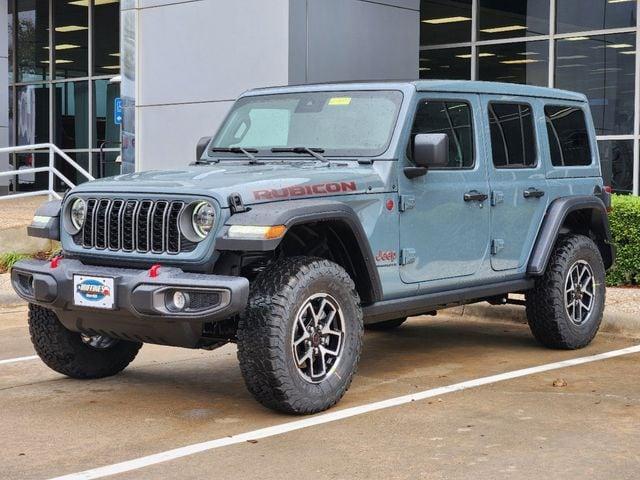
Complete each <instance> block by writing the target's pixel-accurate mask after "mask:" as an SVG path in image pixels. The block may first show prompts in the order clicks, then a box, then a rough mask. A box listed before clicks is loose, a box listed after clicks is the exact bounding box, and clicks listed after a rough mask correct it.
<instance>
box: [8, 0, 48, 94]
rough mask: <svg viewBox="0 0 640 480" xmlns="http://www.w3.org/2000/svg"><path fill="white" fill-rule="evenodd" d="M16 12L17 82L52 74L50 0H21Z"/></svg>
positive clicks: (39, 78) (35, 79)
mask: <svg viewBox="0 0 640 480" xmlns="http://www.w3.org/2000/svg"><path fill="white" fill-rule="evenodd" d="M17 11H18V16H17V25H16V26H15V27H14V28H15V29H16V57H17V58H16V68H17V70H18V74H17V78H18V81H19V82H33V81H38V80H45V79H47V78H48V73H49V50H48V49H47V48H48V45H49V1H48V0H20V1H19V2H18V5H17Z"/></svg>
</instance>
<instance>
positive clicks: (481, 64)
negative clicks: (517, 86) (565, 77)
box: [478, 41, 549, 87]
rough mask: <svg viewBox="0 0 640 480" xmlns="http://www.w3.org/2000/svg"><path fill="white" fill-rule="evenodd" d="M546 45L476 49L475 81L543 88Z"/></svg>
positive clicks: (495, 46) (545, 43)
mask: <svg viewBox="0 0 640 480" xmlns="http://www.w3.org/2000/svg"><path fill="white" fill-rule="evenodd" d="M548 78H549V42H547V41H538V42H518V43H504V44H501V45H485V46H482V47H478V79H479V80H488V81H498V82H508V83H524V84H527V85H537V86H541V87H546V86H547V85H548Z"/></svg>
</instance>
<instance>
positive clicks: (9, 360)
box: [0, 355, 38, 365]
mask: <svg viewBox="0 0 640 480" xmlns="http://www.w3.org/2000/svg"><path fill="white" fill-rule="evenodd" d="M37 359H38V356H37V355H31V356H28V357H16V358H7V359H6V360H0V365H6V364H8V363H18V362H28V361H30V360H37Z"/></svg>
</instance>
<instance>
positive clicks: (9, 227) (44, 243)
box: [0, 195, 52, 304]
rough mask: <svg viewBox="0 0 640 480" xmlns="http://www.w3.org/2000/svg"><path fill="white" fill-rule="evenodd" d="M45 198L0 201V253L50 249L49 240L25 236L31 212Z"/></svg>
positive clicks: (33, 211) (33, 251) (34, 251)
mask: <svg viewBox="0 0 640 480" xmlns="http://www.w3.org/2000/svg"><path fill="white" fill-rule="evenodd" d="M47 200H48V198H47V196H45V195H43V196H37V197H26V198H17V199H15V200H2V201H0V253H9V252H16V253H38V252H45V251H49V250H51V248H52V242H51V241H50V240H47V239H44V238H34V237H29V236H27V225H29V224H30V223H31V219H32V218H33V214H34V213H35V211H36V209H37V208H38V207H39V206H40V205H42V204H43V203H44V202H46V201H47ZM0 295H1V294H0ZM1 303H2V300H1V299H0V304H1Z"/></svg>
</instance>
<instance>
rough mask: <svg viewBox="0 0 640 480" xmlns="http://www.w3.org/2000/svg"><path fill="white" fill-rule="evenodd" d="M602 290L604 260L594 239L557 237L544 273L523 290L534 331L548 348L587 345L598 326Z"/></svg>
mask: <svg viewBox="0 0 640 480" xmlns="http://www.w3.org/2000/svg"><path fill="white" fill-rule="evenodd" d="M605 293H606V292H605V268H604V263H603V261H602V257H601V255H600V251H599V250H598V247H597V246H596V245H595V243H594V242H593V240H591V239H590V238H589V237H586V236H584V235H565V236H562V237H560V238H559V239H558V242H557V243H556V246H555V249H554V251H553V253H552V255H551V258H550V259H549V264H548V265H547V269H546V271H545V273H544V275H543V276H542V277H540V278H539V279H537V280H536V284H535V287H534V288H533V289H532V290H530V291H529V292H527V294H526V312H527V320H528V322H529V327H530V328H531V331H532V333H533V335H534V336H535V338H536V339H537V340H538V341H539V342H540V343H542V344H543V345H545V346H547V347H550V348H560V349H577V348H582V347H585V346H587V345H588V344H589V343H590V342H591V340H593V337H595V335H596V333H597V332H598V329H599V328H600V323H601V322H602V313H603V310H604V302H605Z"/></svg>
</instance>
